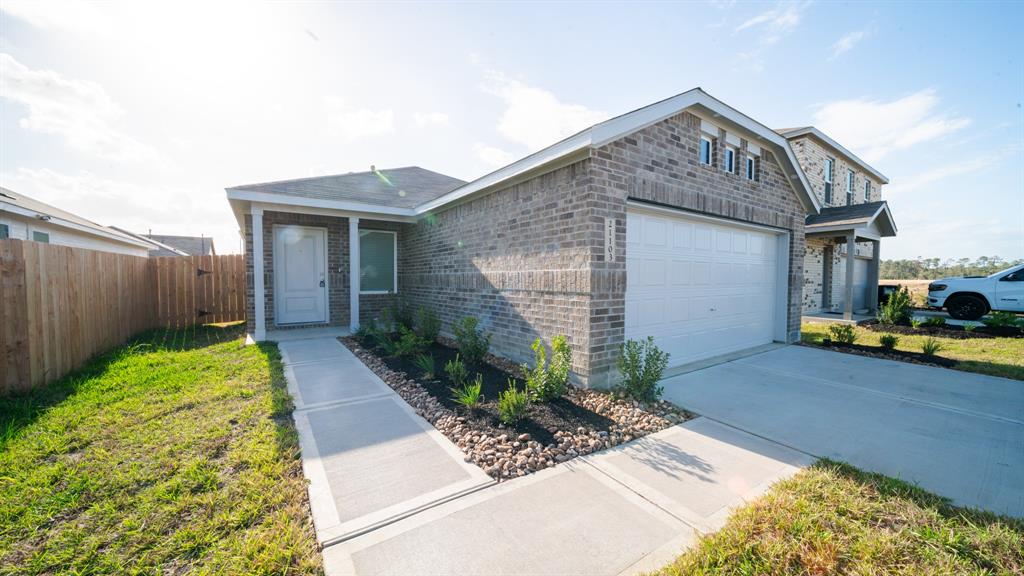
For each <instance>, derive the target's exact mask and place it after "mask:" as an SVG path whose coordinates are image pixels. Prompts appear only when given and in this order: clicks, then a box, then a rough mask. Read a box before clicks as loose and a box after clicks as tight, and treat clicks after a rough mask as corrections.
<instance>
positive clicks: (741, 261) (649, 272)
mask: <svg viewBox="0 0 1024 576" xmlns="http://www.w3.org/2000/svg"><path fill="white" fill-rule="evenodd" d="M777 238H778V236H777V235H775V234H772V233H770V232H767V231H760V230H754V229H749V228H743V227H738V226H734V225H730V224H728V223H724V222H720V221H717V220H716V221H708V220H704V219H695V218H688V217H686V216H676V215H674V214H673V215H664V214H655V213H647V212H641V211H636V210H631V211H630V212H629V213H628V214H627V219H626V275H627V276H626V338H632V339H643V338H647V336H653V337H654V340H655V343H656V344H657V345H658V347H659V348H661V349H662V350H665V351H667V352H669V353H670V354H671V355H672V356H671V358H670V359H669V364H670V365H672V366H677V365H680V364H685V363H687V362H693V361H695V360H700V359H703V358H709V357H711V356H716V355H719V354H726V353H729V352H734V351H737V350H743V349H745V348H751V347H754V346H759V345H762V344H767V343H770V342H772V340H773V336H774V333H775V331H774V324H775V306H776V290H777V289H776V282H777V271H778V268H777V263H778V259H777V252H778V247H777V242H776V240H777Z"/></svg>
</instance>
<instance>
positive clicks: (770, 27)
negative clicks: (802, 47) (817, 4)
mask: <svg viewBox="0 0 1024 576" xmlns="http://www.w3.org/2000/svg"><path fill="white" fill-rule="evenodd" d="M806 7H807V4H806V3H786V4H780V5H778V6H776V7H775V8H772V9H771V10H766V11H764V12H762V13H760V14H758V15H756V16H754V17H752V18H750V19H748V20H746V21H744V22H743V23H742V24H740V25H739V26H737V27H736V29H735V30H734V32H741V31H743V30H747V29H749V28H755V29H758V30H760V32H761V37H760V39H761V43H762V44H774V43H776V42H778V41H779V40H780V39H782V37H783V36H785V35H786V34H789V33H790V32H792V31H793V30H794V29H796V27H797V26H798V25H800V19H801V17H802V12H803V10H804V8H806Z"/></svg>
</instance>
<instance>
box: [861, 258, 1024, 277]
mask: <svg viewBox="0 0 1024 576" xmlns="http://www.w3.org/2000/svg"><path fill="white" fill-rule="evenodd" d="M1022 263H1024V260H1010V261H1007V260H1003V259H1002V258H1000V257H999V256H980V257H978V259H977V260H973V261H972V260H971V259H970V258H958V259H956V260H953V259H947V260H942V259H939V258H922V257H920V256H918V257H917V258H915V259H913V260H882V263H881V269H880V271H879V272H880V276H881V277H882V278H885V279H888V280H932V279H935V278H943V277H946V276H988V275H989V274H993V273H995V272H998V271H1000V270H1003V269H1006V268H1009V267H1011V266H1016V265H1018V264H1022Z"/></svg>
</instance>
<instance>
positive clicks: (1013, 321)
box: [981, 312, 1024, 328]
mask: <svg viewBox="0 0 1024 576" xmlns="http://www.w3.org/2000/svg"><path fill="white" fill-rule="evenodd" d="M981 322H982V323H983V324H985V326H988V327H989V328H1005V327H1014V326H1024V322H1022V321H1021V320H1020V319H1019V318H1017V315H1016V314H1014V313H1012V312H993V313H991V314H990V315H989V316H988V318H983V319H982V320H981Z"/></svg>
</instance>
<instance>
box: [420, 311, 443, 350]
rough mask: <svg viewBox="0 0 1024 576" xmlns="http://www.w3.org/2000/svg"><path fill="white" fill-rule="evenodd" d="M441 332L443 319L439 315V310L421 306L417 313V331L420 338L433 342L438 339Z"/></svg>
mask: <svg viewBox="0 0 1024 576" xmlns="http://www.w3.org/2000/svg"><path fill="white" fill-rule="evenodd" d="M440 332H441V320H440V319H439V318H438V317H437V312H434V311H433V310H431V309H430V308H424V307H423V306H420V309H419V312H417V314H416V333H417V334H419V335H420V338H423V339H424V340H426V341H427V342H430V343H433V342H434V341H435V340H437V335H438V334H439V333H440Z"/></svg>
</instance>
